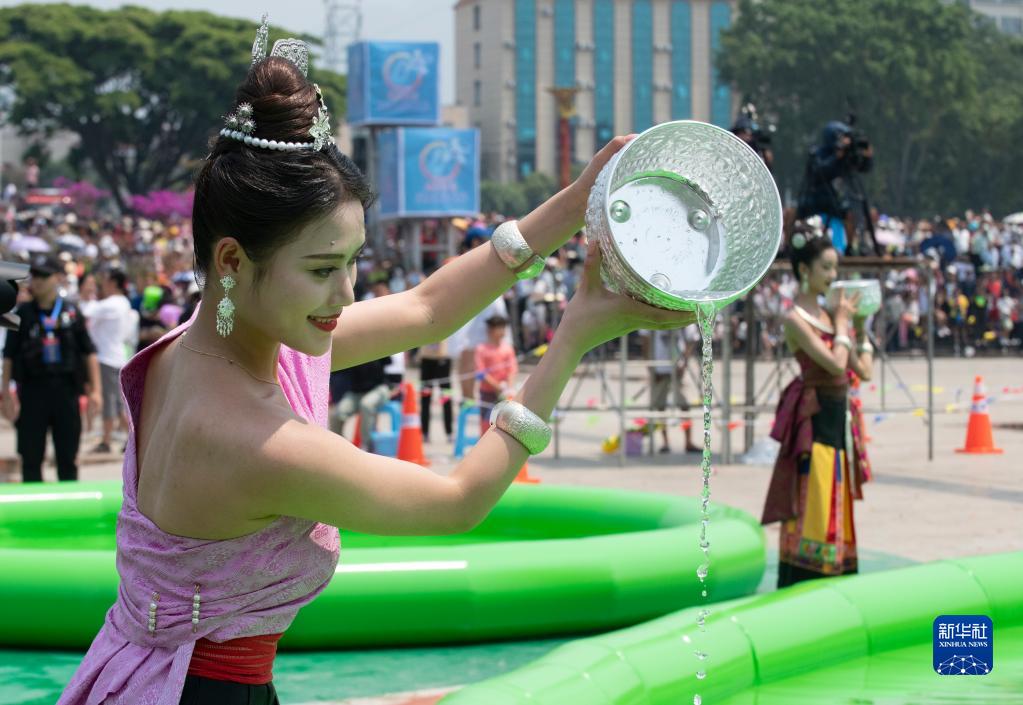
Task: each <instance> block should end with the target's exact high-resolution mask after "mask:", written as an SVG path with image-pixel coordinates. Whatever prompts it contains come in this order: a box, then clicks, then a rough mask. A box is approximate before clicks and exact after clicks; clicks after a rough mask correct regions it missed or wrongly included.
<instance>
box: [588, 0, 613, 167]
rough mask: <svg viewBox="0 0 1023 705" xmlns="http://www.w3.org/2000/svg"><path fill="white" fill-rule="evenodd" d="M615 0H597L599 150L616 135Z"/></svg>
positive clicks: (595, 55)
mask: <svg viewBox="0 0 1023 705" xmlns="http://www.w3.org/2000/svg"><path fill="white" fill-rule="evenodd" d="M614 13H615V7H614V0H593V44H594V50H593V86H594V88H593V121H594V122H595V123H596V138H597V147H598V148H600V147H603V146H604V145H605V144H606V143H608V142H610V141H611V138H612V137H614V135H615V132H614V130H615V87H614V77H615V14H614Z"/></svg>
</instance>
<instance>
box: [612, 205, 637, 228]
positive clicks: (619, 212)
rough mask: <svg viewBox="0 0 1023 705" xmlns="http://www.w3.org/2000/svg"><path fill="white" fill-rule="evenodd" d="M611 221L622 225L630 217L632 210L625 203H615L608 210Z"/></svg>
mask: <svg viewBox="0 0 1023 705" xmlns="http://www.w3.org/2000/svg"><path fill="white" fill-rule="evenodd" d="M610 213H611V220H613V221H614V222H616V223H624V222H625V221H627V220H628V219H629V218H630V217H631V216H632V209H631V208H629V204H628V203H626V202H625V201H615V202H614V203H612V204H611V208H610Z"/></svg>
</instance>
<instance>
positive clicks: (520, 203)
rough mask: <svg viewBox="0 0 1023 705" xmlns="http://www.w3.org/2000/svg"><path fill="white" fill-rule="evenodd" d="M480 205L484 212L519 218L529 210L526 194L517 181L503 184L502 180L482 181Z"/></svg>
mask: <svg viewBox="0 0 1023 705" xmlns="http://www.w3.org/2000/svg"><path fill="white" fill-rule="evenodd" d="M480 207H481V208H482V209H483V212H484V213H501V214H502V215H506V216H509V217H512V218H519V217H522V216H524V215H525V214H526V213H528V212H529V204H528V203H527V202H526V194H525V193H523V191H522V186H521V185H520V184H518V183H516V182H511V183H507V184H503V183H501V182H500V181H483V182H481V183H480Z"/></svg>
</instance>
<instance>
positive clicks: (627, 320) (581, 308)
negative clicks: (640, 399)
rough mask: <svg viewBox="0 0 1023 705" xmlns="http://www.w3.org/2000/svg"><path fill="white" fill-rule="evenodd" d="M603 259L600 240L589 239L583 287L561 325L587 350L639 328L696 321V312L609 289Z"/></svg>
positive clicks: (582, 279) (666, 327) (569, 306)
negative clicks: (602, 276) (603, 276)
mask: <svg viewBox="0 0 1023 705" xmlns="http://www.w3.org/2000/svg"><path fill="white" fill-rule="evenodd" d="M601 259H602V256H601V252H600V248H599V247H598V246H597V242H596V240H593V241H591V242H589V243H588V245H587V250H586V263H585V265H584V268H583V275H582V277H581V278H580V280H579V287H578V288H577V289H576V292H575V295H574V296H573V297H572V300H571V301H570V302H569V304H568V308H567V309H566V310H565V316H564V317H563V318H562V321H561V324H560V326H559V332H560V330H561V329H562V328H565V329H567V331H570V335H571V336H572V338H573V341H574V342H575V343H576V344H578V345H581V346H583V350H582V351H583V352H585V351H587V350H589V349H591V348H593V347H596V346H597V345H600V344H601V343H605V342H607V341H608V340H611V339H613V338H617V337H619V336H622V335H625V334H626V333H628V332H630V331H634V330H637V329H639V328H648V329H661V328H663V329H671V328H682V327H684V326H687V325H689V324H690V323H694V322H695V321H696V314H695V313H694V312H692V311H668V310H665V309H661V308H656V307H654V306H650V305H647V304H644V303H640V302H639V301H636V300H635V299H632V298H629V297H628V296H623V295H620V294H615V293H612V292H610V291H608V290H607V289H606V288H604V284H603V282H602V281H601V280H600V263H601Z"/></svg>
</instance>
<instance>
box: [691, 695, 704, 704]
mask: <svg viewBox="0 0 1023 705" xmlns="http://www.w3.org/2000/svg"><path fill="white" fill-rule="evenodd" d="M693 705H703V698H701V697H700V696H699V695H694V696H693Z"/></svg>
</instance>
